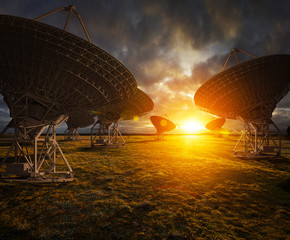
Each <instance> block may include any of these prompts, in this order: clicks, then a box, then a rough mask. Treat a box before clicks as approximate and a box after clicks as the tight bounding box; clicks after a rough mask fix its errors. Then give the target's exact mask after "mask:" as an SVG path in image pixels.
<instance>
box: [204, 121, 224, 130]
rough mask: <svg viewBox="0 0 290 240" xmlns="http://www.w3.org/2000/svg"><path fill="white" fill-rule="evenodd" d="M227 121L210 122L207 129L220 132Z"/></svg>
mask: <svg viewBox="0 0 290 240" xmlns="http://www.w3.org/2000/svg"><path fill="white" fill-rule="evenodd" d="M225 122H226V120H225V119H224V118H216V119H214V120H211V121H210V122H208V123H207V124H206V125H205V127H206V128H207V129H208V130H210V131H217V130H220V129H221V128H222V127H223V125H224V124H225Z"/></svg>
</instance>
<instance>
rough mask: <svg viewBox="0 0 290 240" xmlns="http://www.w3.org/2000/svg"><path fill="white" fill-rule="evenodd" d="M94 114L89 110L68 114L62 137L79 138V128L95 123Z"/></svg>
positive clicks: (66, 138)
mask: <svg viewBox="0 0 290 240" xmlns="http://www.w3.org/2000/svg"><path fill="white" fill-rule="evenodd" d="M94 117H95V114H94V113H92V112H90V111H77V112H74V113H71V114H69V117H68V120H67V121H66V124H67V129H66V130H65V132H64V139H65V140H70V141H76V140H80V136H79V133H78V129H79V128H85V127H88V126H90V125H92V124H94V123H95V119H94Z"/></svg>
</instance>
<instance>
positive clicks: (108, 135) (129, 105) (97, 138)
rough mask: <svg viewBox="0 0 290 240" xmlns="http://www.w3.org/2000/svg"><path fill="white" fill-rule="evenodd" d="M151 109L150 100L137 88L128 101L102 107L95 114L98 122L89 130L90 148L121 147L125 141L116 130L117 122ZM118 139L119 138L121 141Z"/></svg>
mask: <svg viewBox="0 0 290 240" xmlns="http://www.w3.org/2000/svg"><path fill="white" fill-rule="evenodd" d="M153 108H154V103H153V101H152V99H151V98H150V97H149V96H148V95H147V94H146V93H144V92H143V91H142V90H140V89H139V88H137V90H136V91H135V92H134V93H133V94H131V96H130V97H129V99H127V100H123V101H120V102H119V103H117V104H111V105H106V106H104V107H103V108H101V109H100V110H99V113H98V114H97V116H98V122H96V123H95V124H94V125H93V127H92V129H91V134H92V138H91V139H92V142H91V146H96V145H98V146H99V145H101V146H111V147H112V146H113V145H116V146H117V145H122V146H123V145H124V144H125V140H124V138H123V137H122V134H121V132H120V131H119V129H118V124H119V121H121V120H132V119H134V118H136V117H140V116H143V115H145V114H147V113H148V112H150V111H152V109H153ZM118 138H121V141H120V140H119V139H118Z"/></svg>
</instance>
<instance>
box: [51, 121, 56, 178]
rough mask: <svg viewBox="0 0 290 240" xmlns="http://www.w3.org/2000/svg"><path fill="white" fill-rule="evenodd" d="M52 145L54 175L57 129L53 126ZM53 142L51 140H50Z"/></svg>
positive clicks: (54, 169)
mask: <svg viewBox="0 0 290 240" xmlns="http://www.w3.org/2000/svg"><path fill="white" fill-rule="evenodd" d="M52 131H53V132H52V145H53V170H52V171H53V173H55V171H56V150H55V149H56V127H55V125H53V126H52ZM50 141H51V140H50Z"/></svg>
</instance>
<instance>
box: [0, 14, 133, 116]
mask: <svg viewBox="0 0 290 240" xmlns="http://www.w3.org/2000/svg"><path fill="white" fill-rule="evenodd" d="M0 44H1V46H2V47H0V54H1V58H0V74H1V77H0V93H1V94H3V96H4V100H5V102H6V103H7V105H8V106H9V108H10V112H11V116H12V117H16V116H15V114H16V112H17V114H18V116H17V117H20V118H21V115H22V114H24V115H26V117H32V118H34V119H38V120H51V119H55V118H56V117H57V116H59V115H60V114H63V113H67V112H73V111H75V110H85V109H97V108H98V107H100V106H103V105H105V104H108V103H112V102H118V101H120V100H122V99H124V98H127V96H130V95H131V93H132V92H134V91H135V90H136V87H137V84H136V81H135V79H134V77H133V76H132V74H131V73H130V72H129V71H128V69H127V68H125V67H124V66H123V65H122V64H121V63H120V62H119V61H118V60H116V59H115V58H113V57H112V56H111V55H109V54H108V53H106V52H105V51H103V50H102V49H100V48H98V47H96V46H95V45H93V44H91V43H89V42H87V41H85V40H83V39H81V38H79V37H77V36H75V35H73V34H70V33H68V32H66V31H63V30H60V29H58V28H55V27H52V26H50V25H47V24H44V23H40V22H37V21H33V20H29V19H25V18H20V17H14V16H7V15H0ZM25 101H26V103H27V102H28V104H27V107H26V108H27V109H26V111H24V112H22V113H21V114H19V109H18V110H17V109H15V108H17V107H19V108H21V107H22V106H24V105H25ZM16 103H17V104H18V105H17V106H16ZM22 103H23V104H22ZM12 106H13V107H14V109H11V107H12Z"/></svg>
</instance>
